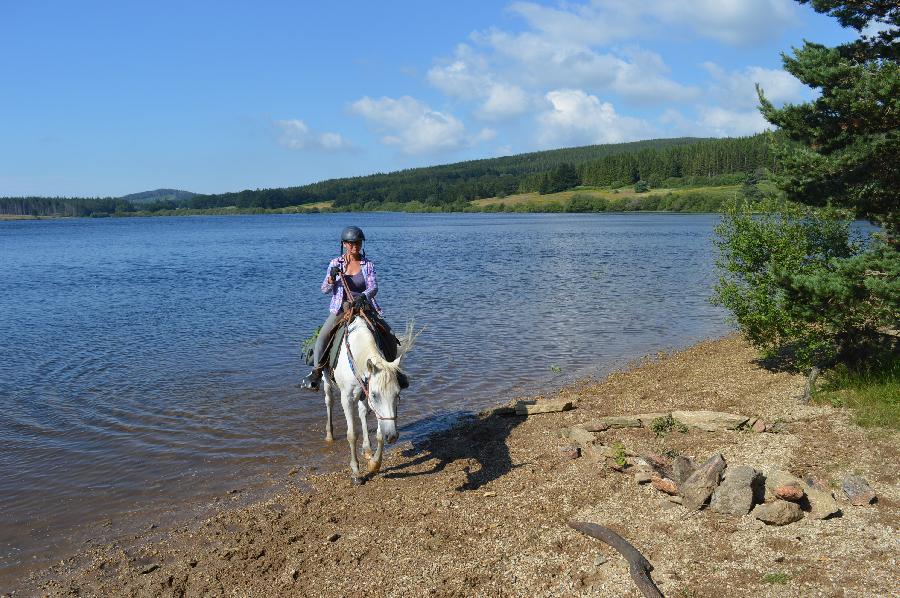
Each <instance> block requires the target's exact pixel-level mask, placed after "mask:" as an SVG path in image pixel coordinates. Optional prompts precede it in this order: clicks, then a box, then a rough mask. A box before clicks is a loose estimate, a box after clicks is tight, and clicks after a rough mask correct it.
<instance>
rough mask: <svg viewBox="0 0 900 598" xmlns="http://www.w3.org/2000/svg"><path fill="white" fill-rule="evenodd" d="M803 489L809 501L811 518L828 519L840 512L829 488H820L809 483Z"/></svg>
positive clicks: (839, 507)
mask: <svg viewBox="0 0 900 598" xmlns="http://www.w3.org/2000/svg"><path fill="white" fill-rule="evenodd" d="M804 490H805V491H806V499H807V501H808V502H809V516H810V517H812V518H813V519H828V518H829V517H834V516H836V515H840V514H841V506H840V505H839V504H838V502H837V501H836V500H834V494H832V493H831V490H820V489H819V488H817V487H816V486H815V485H809V484H807V485H806V488H804Z"/></svg>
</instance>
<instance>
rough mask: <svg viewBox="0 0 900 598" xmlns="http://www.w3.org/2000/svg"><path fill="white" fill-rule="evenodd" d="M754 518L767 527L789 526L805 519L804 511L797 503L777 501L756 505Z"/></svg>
mask: <svg viewBox="0 0 900 598" xmlns="http://www.w3.org/2000/svg"><path fill="white" fill-rule="evenodd" d="M753 516H754V517H756V518H757V519H759V520H760V521H762V522H763V523H765V524H767V525H787V524H789V523H794V522H795V521H800V520H801V519H803V511H802V510H801V509H800V505H798V504H797V503H794V502H787V501H784V500H776V501H775V502H769V503H764V504H761V505H756V508H755V509H753Z"/></svg>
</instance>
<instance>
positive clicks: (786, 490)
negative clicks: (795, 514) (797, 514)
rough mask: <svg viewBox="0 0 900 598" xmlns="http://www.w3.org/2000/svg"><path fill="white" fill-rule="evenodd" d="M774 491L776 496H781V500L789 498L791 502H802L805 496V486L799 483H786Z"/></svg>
mask: <svg viewBox="0 0 900 598" xmlns="http://www.w3.org/2000/svg"><path fill="white" fill-rule="evenodd" d="M772 493H773V494H774V495H775V498H780V499H781V500H789V501H791V502H800V501H801V500H803V497H804V496H805V493H804V492H803V488H801V487H800V486H798V485H797V484H785V485H783V486H777V487H776V488H775V489H774V490H773V492H772Z"/></svg>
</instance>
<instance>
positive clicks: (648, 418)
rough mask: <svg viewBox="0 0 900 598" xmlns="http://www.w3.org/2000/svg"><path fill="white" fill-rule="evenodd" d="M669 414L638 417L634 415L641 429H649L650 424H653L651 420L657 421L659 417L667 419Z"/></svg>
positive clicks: (645, 414)
mask: <svg viewBox="0 0 900 598" xmlns="http://www.w3.org/2000/svg"><path fill="white" fill-rule="evenodd" d="M669 415H671V413H641V414H640V415H635V416H634V417H636V418H637V419H638V421H640V422H641V427H642V428H649V427H650V424H652V423H653V420H655V419H659V418H661V417H668V416H669Z"/></svg>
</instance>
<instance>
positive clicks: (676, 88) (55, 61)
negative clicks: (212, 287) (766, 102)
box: [0, 0, 855, 196]
mask: <svg viewBox="0 0 900 598" xmlns="http://www.w3.org/2000/svg"><path fill="white" fill-rule="evenodd" d="M853 37H855V32H854V31H852V30H843V29H841V28H840V26H839V25H838V24H837V22H836V21H835V20H834V19H831V18H829V17H826V16H823V15H818V14H816V13H815V12H813V11H812V9H810V8H809V7H808V6H801V5H799V4H797V3H795V2H793V1H791V0H692V1H691V2H684V1H683V0H639V1H623V0H594V1H588V2H491V1H486V0H480V1H473V0H455V1H453V2H421V1H399V0H398V1H390V2H371V1H368V2H362V1H349V0H344V1H342V2H330V3H312V2H309V3H307V2H264V1H260V2H249V1H248V2H228V1H217V2H178V3H175V2H168V1H165V0H158V1H156V2H131V1H119V2H112V1H110V2H91V1H81V2H64V1H45V2H15V3H14V2H11V1H0V85H2V87H0V196H4V195H7V196H9V195H12V196H15V195H51V196H52V195H78V196H119V195H124V194H127V193H132V192H137V191H144V190H148V189H156V188H159V187H173V188H179V189H186V190H189V191H195V192H201V193H216V192H224V191H238V190H241V189H255V188H264V187H285V186H292V185H300V184H304V183H309V182H313V181H317V180H323V179H327V178H333V177H341V176H355V175H362V174H369V173H372V172H387V171H392V170H398V169H402V168H409V167H415V166H425V165H430V164H442V163H447V162H455V161H459V160H468V159H473V158H483V157H492V156H499V155H507V154H515V153H521V152H527V151H535V150H540V149H549V148H555V147H568V146H575V145H585V144H590V143H616V142H620V141H632V140H637V139H647V138H655V137H675V136H682V135H692V136H730V135H747V134H751V133H754V132H757V131H760V130H762V129H763V128H764V127H765V122H764V121H763V120H762V119H761V117H760V116H759V115H758V113H757V112H756V109H755V93H754V91H753V84H754V83H755V82H759V83H761V84H762V85H763V87H764V88H765V89H766V91H767V94H768V95H769V96H770V97H771V98H772V99H773V100H775V101H776V102H786V101H788V102H789V101H801V100H804V99H808V98H809V97H810V92H809V90H807V89H806V88H804V87H803V86H802V85H801V84H800V83H799V82H798V81H796V80H795V79H793V78H792V77H790V76H789V75H788V74H787V73H785V72H784V71H782V70H781V62H780V57H779V52H781V51H784V50H788V49H789V48H790V47H791V46H797V45H800V44H801V43H802V40H803V39H809V40H811V41H817V42H821V43H826V44H834V43H839V42H842V41H845V40H848V39H852V38H853Z"/></svg>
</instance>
